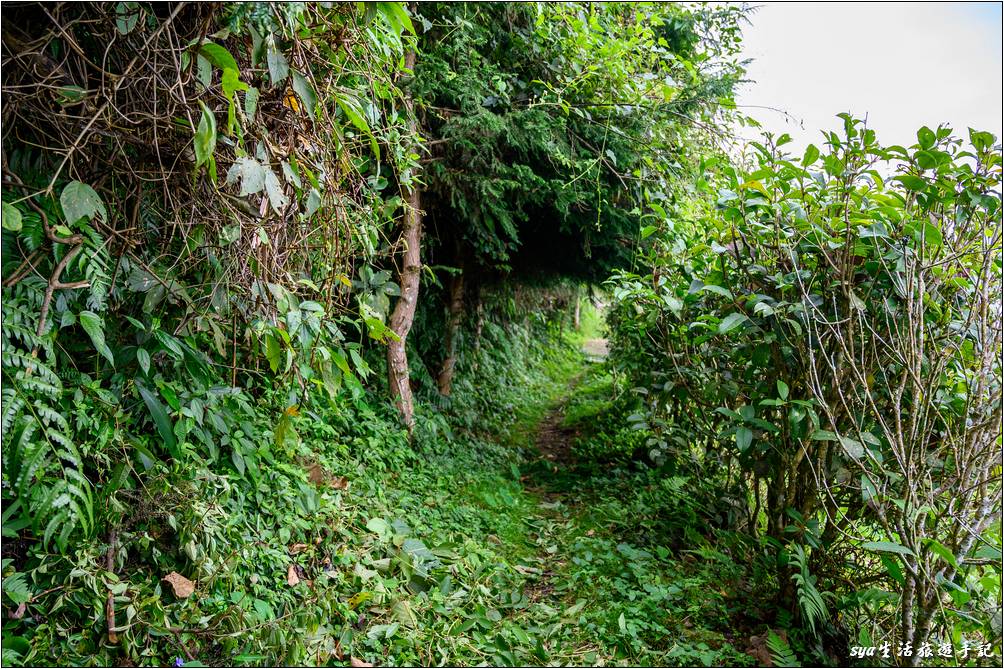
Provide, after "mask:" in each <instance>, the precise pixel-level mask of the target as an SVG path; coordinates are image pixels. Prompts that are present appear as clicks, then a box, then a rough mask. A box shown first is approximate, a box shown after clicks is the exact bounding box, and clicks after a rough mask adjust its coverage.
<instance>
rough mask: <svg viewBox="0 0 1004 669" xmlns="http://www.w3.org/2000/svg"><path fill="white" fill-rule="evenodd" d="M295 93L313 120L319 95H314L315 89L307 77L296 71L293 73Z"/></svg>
mask: <svg viewBox="0 0 1004 669" xmlns="http://www.w3.org/2000/svg"><path fill="white" fill-rule="evenodd" d="M293 92H294V93H296V96H297V97H298V98H300V101H301V102H302V103H303V106H304V108H305V109H306V110H307V115H308V116H310V117H311V118H313V117H314V116H316V111H317V94H316V93H314V87H313V86H311V85H310V82H309V81H307V78H306V77H304V76H303V75H302V74H300V73H299V72H297V71H295V70H294V71H293Z"/></svg>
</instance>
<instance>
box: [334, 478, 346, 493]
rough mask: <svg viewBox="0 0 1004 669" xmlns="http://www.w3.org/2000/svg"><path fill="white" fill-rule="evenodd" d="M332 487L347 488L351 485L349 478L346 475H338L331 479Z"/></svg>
mask: <svg viewBox="0 0 1004 669" xmlns="http://www.w3.org/2000/svg"><path fill="white" fill-rule="evenodd" d="M331 487H332V488H334V489H335V490H345V489H346V488H348V487H349V480H348V479H347V478H346V477H344V476H336V477H334V478H332V479H331Z"/></svg>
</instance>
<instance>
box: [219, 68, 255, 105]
mask: <svg viewBox="0 0 1004 669" xmlns="http://www.w3.org/2000/svg"><path fill="white" fill-rule="evenodd" d="M220 83H221V85H222V86H223V94H224V95H226V96H227V98H228V99H230V100H233V97H234V93H236V92H237V91H248V90H251V87H250V86H248V85H247V84H246V83H244V82H243V81H241V80H240V73H239V72H238V71H237V70H233V69H231V68H229V67H228V68H227V69H225V70H223V78H222V80H221V82H220Z"/></svg>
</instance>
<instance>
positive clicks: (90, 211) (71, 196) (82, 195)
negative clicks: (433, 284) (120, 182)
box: [59, 181, 108, 225]
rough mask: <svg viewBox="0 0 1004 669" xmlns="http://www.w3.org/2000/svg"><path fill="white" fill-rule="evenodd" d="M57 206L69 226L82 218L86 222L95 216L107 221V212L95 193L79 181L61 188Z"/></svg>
mask: <svg viewBox="0 0 1004 669" xmlns="http://www.w3.org/2000/svg"><path fill="white" fill-rule="evenodd" d="M59 204H60V205H62V207H63V216H65V217H66V222H67V223H68V224H70V225H72V224H74V223H76V222H77V221H79V220H80V219H82V218H86V219H88V220H90V219H92V218H94V215H95V214H101V218H102V220H106V221H107V220H108V211H107V210H106V209H105V205H104V202H102V201H101V196H100V195H98V193H97V191H95V190H94V189H93V188H91V187H90V186H88V185H87V184H85V183H81V182H80V181H71V182H70V183H68V184H66V187H65V188H63V192H62V193H61V194H60V196H59Z"/></svg>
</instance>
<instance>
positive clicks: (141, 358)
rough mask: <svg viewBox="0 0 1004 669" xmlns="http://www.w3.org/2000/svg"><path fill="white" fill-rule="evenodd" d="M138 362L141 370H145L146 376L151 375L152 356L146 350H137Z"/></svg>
mask: <svg viewBox="0 0 1004 669" xmlns="http://www.w3.org/2000/svg"><path fill="white" fill-rule="evenodd" d="M136 361H137V362H138V363H139V368H140V369H142V370H143V373H144V374H147V375H149V374H150V354H149V353H148V352H147V350H146V349H145V348H138V349H136Z"/></svg>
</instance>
